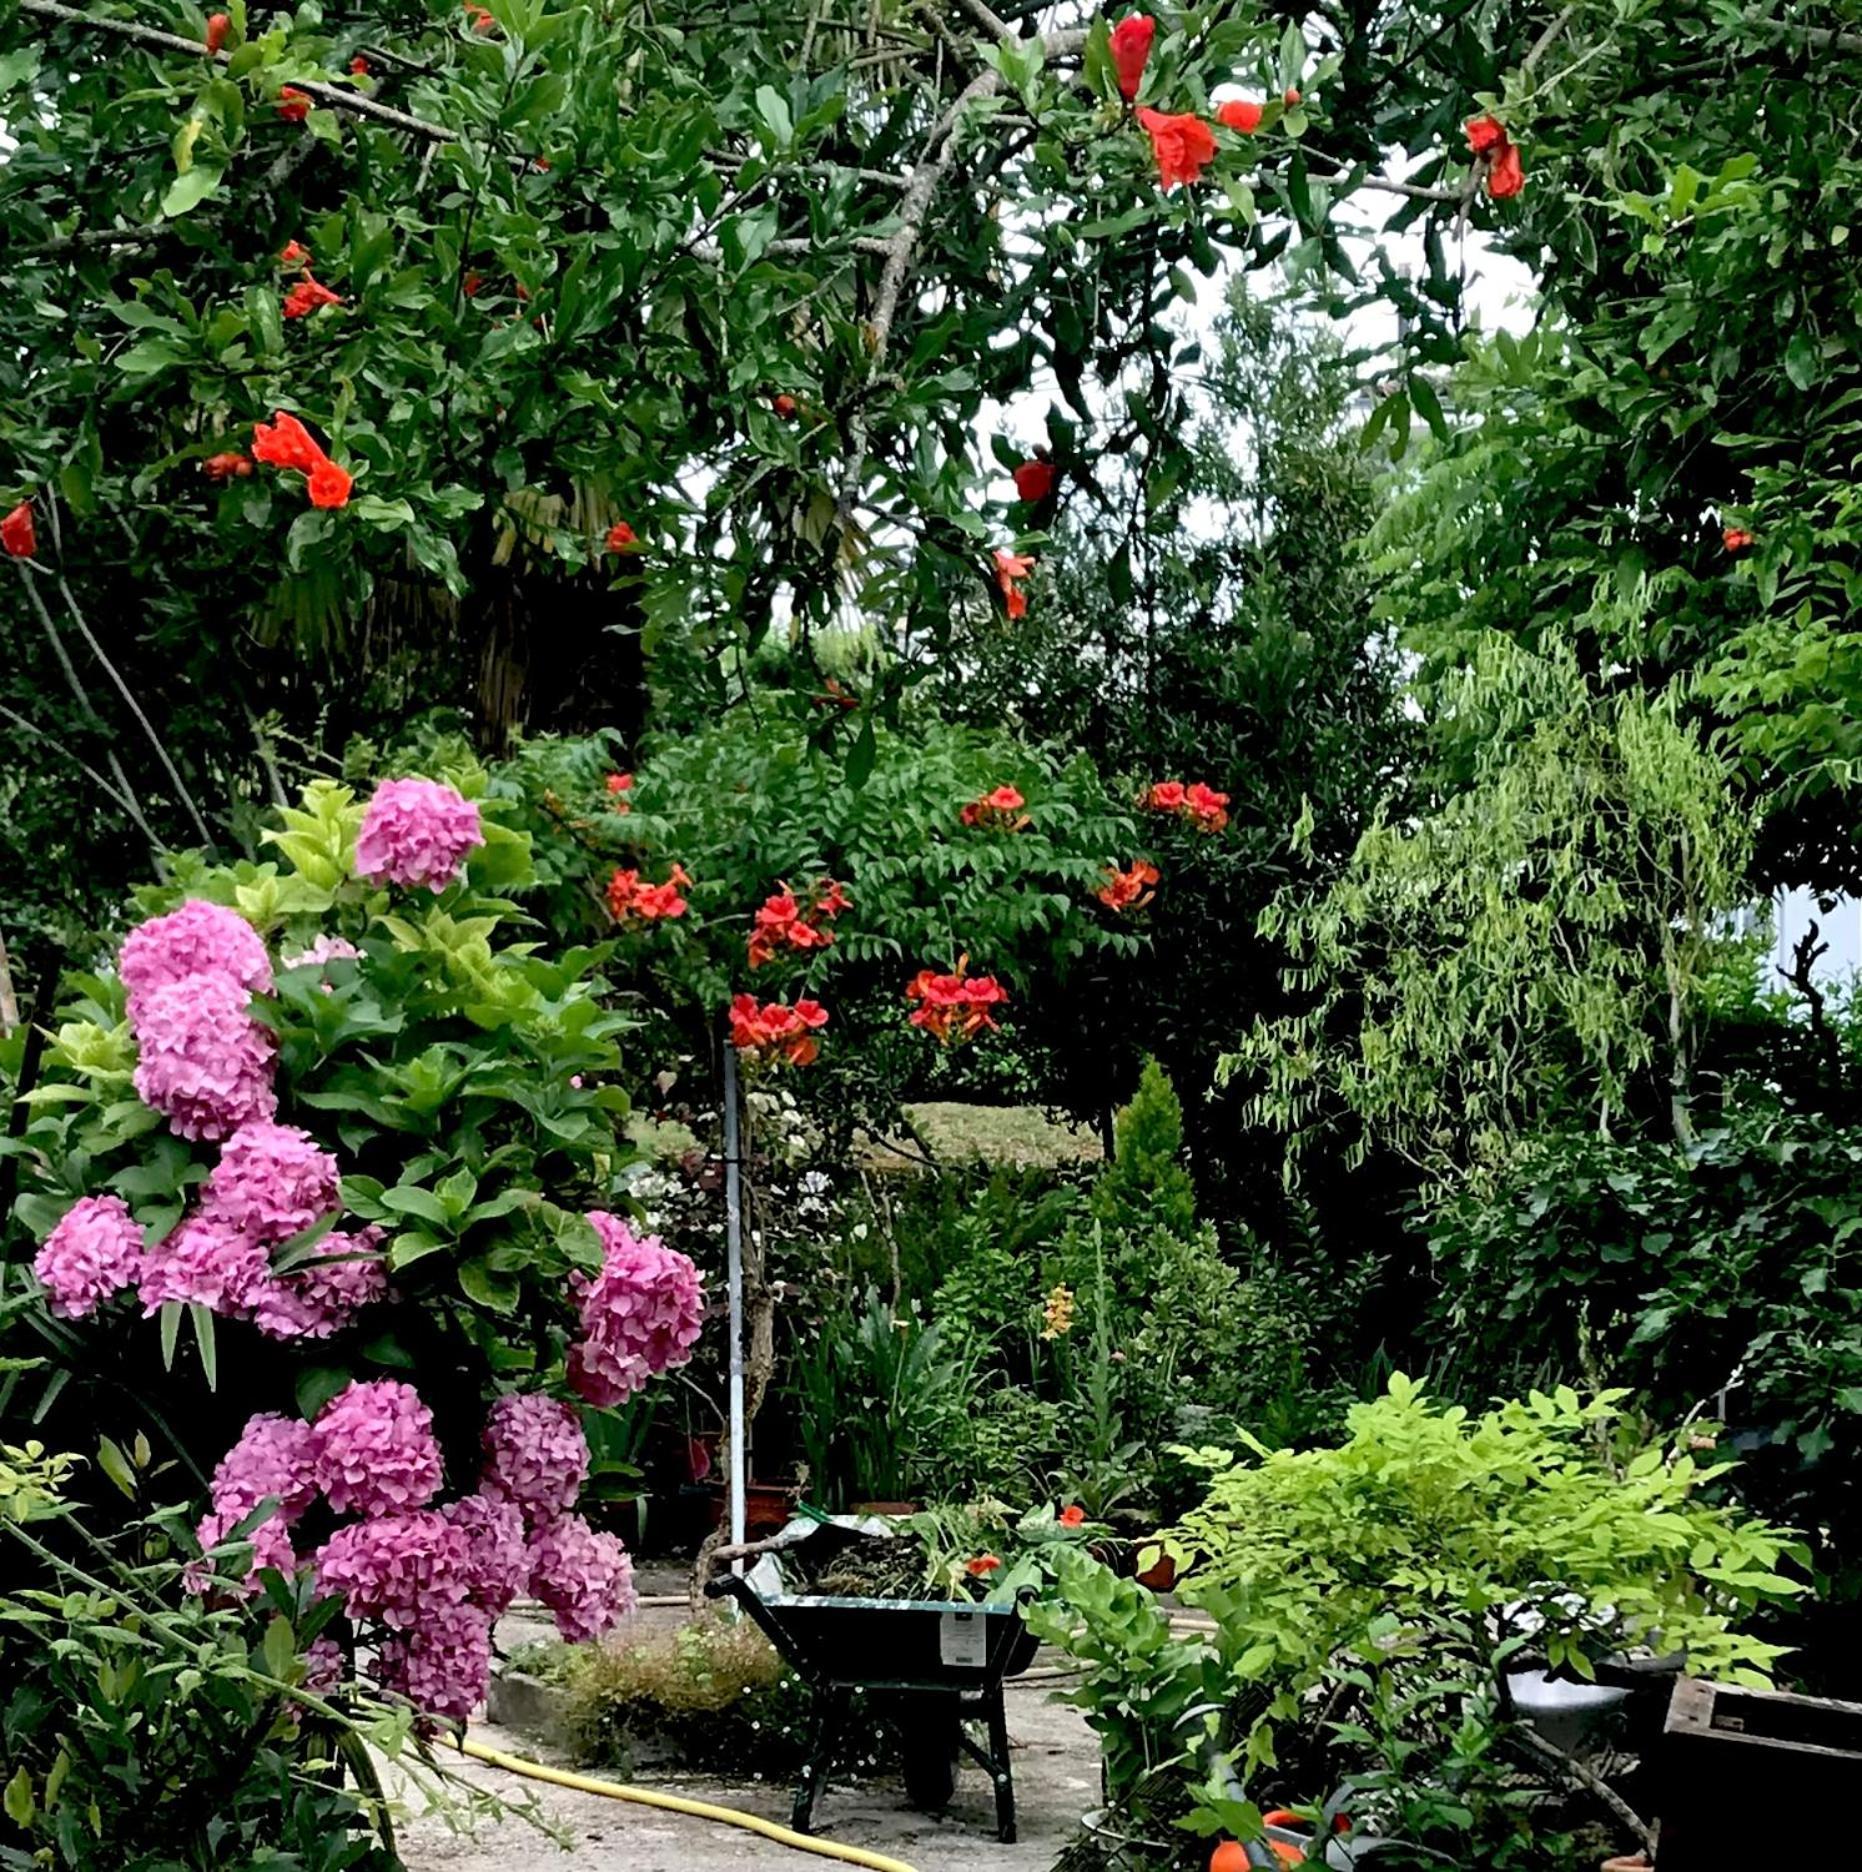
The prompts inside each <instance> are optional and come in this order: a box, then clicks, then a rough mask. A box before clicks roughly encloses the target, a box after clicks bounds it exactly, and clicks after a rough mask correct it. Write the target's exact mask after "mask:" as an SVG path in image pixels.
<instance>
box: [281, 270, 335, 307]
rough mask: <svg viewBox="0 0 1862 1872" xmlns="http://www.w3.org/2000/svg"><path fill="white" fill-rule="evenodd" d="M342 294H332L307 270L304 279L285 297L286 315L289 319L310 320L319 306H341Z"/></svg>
mask: <svg viewBox="0 0 1862 1872" xmlns="http://www.w3.org/2000/svg"><path fill="white" fill-rule="evenodd" d="M342 303H343V296H342V294H341V293H334V292H331V290H330V289H329V287H327V286H326V285H324V284H323V282H322V281H321V280H314V279H312V278H311V277H310V274H309V272H308V270H306V272H305V274H304V277H303V278H302V279H301V280H299V281H298V283H297V284H296V285H295V286H293V287H292V288H291V290H290V291H289V292H288V293H286V294H285V296H284V307H283V311H284V315H285V317H286V318H288V319H301V318H309V317H310V315H311V314H312V313H313V312H315V311H316V310H317V309H318V307H319V306H329V305H341V304H342Z"/></svg>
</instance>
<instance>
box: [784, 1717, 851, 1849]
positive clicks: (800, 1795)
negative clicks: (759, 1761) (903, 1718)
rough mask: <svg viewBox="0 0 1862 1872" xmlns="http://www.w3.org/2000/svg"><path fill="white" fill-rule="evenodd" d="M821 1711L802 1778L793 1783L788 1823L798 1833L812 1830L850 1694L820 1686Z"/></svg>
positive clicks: (844, 1725) (844, 1718) (844, 1721)
mask: <svg viewBox="0 0 1862 1872" xmlns="http://www.w3.org/2000/svg"><path fill="white" fill-rule="evenodd" d="M817 1694H818V1695H819V1696H820V1698H821V1708H820V1710H819V1711H818V1712H817V1714H816V1716H815V1735H814V1741H813V1743H812V1744H811V1746H810V1748H809V1751H808V1759H807V1760H806V1761H805V1762H804V1763H803V1764H802V1778H801V1780H800V1781H799V1782H797V1783H796V1788H795V1806H794V1808H793V1810H792V1812H791V1814H790V1818H789V1824H790V1825H791V1826H792V1827H793V1828H794V1829H795V1831H796V1832H798V1833H811V1832H813V1831H814V1819H815V1802H816V1801H817V1800H819V1799H820V1797H821V1790H822V1788H823V1787H825V1786H826V1785H827V1778H828V1771H829V1770H830V1769H831V1768H832V1767H833V1766H834V1751H835V1750H836V1749H837V1748H838V1747H839V1746H840V1739H841V1732H842V1730H843V1729H845V1728H846V1726H847V1717H848V1714H849V1710H850V1706H851V1704H852V1701H853V1699H852V1697H851V1695H850V1694H849V1693H848V1692H847V1691H845V1690H842V1689H839V1688H836V1687H834V1686H832V1685H828V1684H823V1685H822V1686H821V1688H820V1690H819V1692H818V1693H817Z"/></svg>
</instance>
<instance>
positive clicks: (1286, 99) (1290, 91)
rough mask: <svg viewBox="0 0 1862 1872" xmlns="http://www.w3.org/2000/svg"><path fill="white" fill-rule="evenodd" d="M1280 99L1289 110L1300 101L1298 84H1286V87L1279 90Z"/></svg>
mask: <svg viewBox="0 0 1862 1872" xmlns="http://www.w3.org/2000/svg"><path fill="white" fill-rule="evenodd" d="M1280 99H1281V102H1282V103H1284V104H1285V105H1286V107H1287V109H1288V110H1291V109H1292V108H1293V107H1294V106H1295V105H1296V104H1297V103H1298V102H1299V101H1300V88H1299V86H1298V85H1296V84H1290V85H1288V86H1287V88H1286V89H1285V90H1284V91H1283V92H1281V94H1280Z"/></svg>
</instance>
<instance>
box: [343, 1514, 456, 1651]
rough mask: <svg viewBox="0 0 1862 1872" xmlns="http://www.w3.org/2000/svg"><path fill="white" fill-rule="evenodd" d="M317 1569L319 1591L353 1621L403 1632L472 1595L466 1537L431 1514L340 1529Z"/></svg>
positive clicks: (385, 1517) (390, 1517)
mask: <svg viewBox="0 0 1862 1872" xmlns="http://www.w3.org/2000/svg"><path fill="white" fill-rule="evenodd" d="M315 1564H316V1568H317V1588H318V1590H319V1591H320V1592H322V1593H323V1594H325V1595H326V1596H327V1597H332V1598H339V1599H341V1600H342V1602H343V1609H344V1610H345V1611H346V1612H347V1613H348V1614H349V1616H350V1617H351V1618H352V1619H380V1620H381V1622H382V1623H383V1624H384V1625H392V1626H394V1627H396V1628H397V1629H398V1630H401V1631H410V1630H412V1629H413V1628H414V1627H415V1626H417V1625H419V1624H421V1623H422V1621H423V1620H425V1619H427V1618H430V1617H432V1616H433V1615H435V1614H436V1613H439V1612H441V1611H443V1610H444V1609H445V1608H446V1607H447V1606H460V1605H464V1604H465V1601H466V1594H467V1592H468V1591H469V1590H470V1589H471V1558H470V1551H469V1547H468V1543H467V1540H466V1536H465V1533H464V1530H463V1529H460V1528H456V1527H454V1526H453V1524H452V1523H451V1522H450V1521H448V1520H446V1519H445V1517H444V1516H442V1515H439V1514H436V1513H435V1512H434V1511H433V1510H432V1509H431V1508H420V1509H416V1510H415V1511H414V1512H413V1513H412V1514H384V1515H376V1516H375V1517H374V1518H373V1519H372V1520H368V1521H352V1522H350V1523H349V1525H348V1526H347V1527H339V1528H338V1529H337V1530H336V1532H335V1533H334V1534H332V1535H331V1536H330V1538H329V1539H328V1540H327V1541H325V1542H324V1543H323V1545H322V1547H320V1548H319V1549H318V1550H317V1555H316V1562H315Z"/></svg>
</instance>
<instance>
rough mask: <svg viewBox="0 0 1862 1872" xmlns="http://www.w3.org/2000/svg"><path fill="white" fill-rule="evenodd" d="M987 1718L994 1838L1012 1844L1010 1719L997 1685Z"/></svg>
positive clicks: (1013, 1809) (1013, 1842)
mask: <svg viewBox="0 0 1862 1872" xmlns="http://www.w3.org/2000/svg"><path fill="white" fill-rule="evenodd" d="M985 1701H986V1704H987V1708H988V1715H989V1755H990V1763H991V1766H990V1773H991V1775H992V1776H994V1778H995V1783H996V1838H997V1839H999V1840H1000V1841H1001V1842H1002V1843H1003V1845H1004V1846H1013V1845H1014V1844H1015V1779H1014V1776H1013V1774H1012V1773H1011V1771H1010V1768H1009V1716H1008V1711H1007V1710H1006V1709H1005V1708H1004V1707H1003V1703H1002V1686H1001V1684H1000V1683H998V1684H997V1685H996V1686H995V1687H994V1688H993V1689H992V1690H991V1691H990V1692H989V1694H988V1696H987V1698H986V1699H985Z"/></svg>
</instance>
